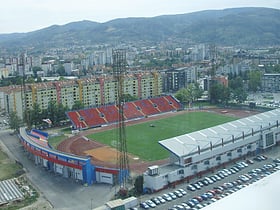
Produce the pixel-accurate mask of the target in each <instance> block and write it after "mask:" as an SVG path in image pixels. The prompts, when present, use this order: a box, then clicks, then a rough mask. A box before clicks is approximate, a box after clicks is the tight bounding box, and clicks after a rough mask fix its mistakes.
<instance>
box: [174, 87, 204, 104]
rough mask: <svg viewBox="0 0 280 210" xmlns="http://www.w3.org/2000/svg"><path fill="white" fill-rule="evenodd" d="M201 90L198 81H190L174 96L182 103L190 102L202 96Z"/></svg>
mask: <svg viewBox="0 0 280 210" xmlns="http://www.w3.org/2000/svg"><path fill="white" fill-rule="evenodd" d="M202 93H203V90H202V89H201V88H200V87H199V84H198V83H191V84H189V85H188V87H187V88H182V89H180V90H179V91H177V93H176V94H175V97H176V98H177V99H178V100H180V101H181V102H182V103H186V104H187V103H188V104H192V103H193V102H194V101H196V100H197V99H198V98H200V97H201V96H202Z"/></svg>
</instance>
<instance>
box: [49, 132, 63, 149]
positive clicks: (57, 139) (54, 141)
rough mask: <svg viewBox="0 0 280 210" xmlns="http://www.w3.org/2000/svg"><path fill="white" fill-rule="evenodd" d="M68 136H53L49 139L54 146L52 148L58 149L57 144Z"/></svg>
mask: <svg viewBox="0 0 280 210" xmlns="http://www.w3.org/2000/svg"><path fill="white" fill-rule="evenodd" d="M67 138H68V137H67V136H65V135H61V136H53V137H50V138H49V139H48V142H49V145H51V146H52V148H54V149H57V146H58V145H59V144H60V143H61V142H63V141H64V140H65V139H67Z"/></svg>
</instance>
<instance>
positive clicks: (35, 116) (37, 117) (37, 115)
mask: <svg viewBox="0 0 280 210" xmlns="http://www.w3.org/2000/svg"><path fill="white" fill-rule="evenodd" d="M30 121H31V122H32V126H33V125H34V126H35V127H37V126H38V125H41V124H42V110H41V108H40V106H39V105H38V104H37V103H34V105H33V109H32V110H31V111H30Z"/></svg>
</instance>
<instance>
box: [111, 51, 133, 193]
mask: <svg viewBox="0 0 280 210" xmlns="http://www.w3.org/2000/svg"><path fill="white" fill-rule="evenodd" d="M112 54H113V75H114V78H115V79H116V81H117V97H116V101H117V107H118V139H117V142H118V143H117V149H118V153H117V164H118V168H119V184H120V187H121V188H122V189H126V184H127V179H128V174H129V163H128V155H127V145H126V132H125V116H124V103H125V101H124V76H125V74H126V51H125V50H121V49H118V50H113V53H112Z"/></svg>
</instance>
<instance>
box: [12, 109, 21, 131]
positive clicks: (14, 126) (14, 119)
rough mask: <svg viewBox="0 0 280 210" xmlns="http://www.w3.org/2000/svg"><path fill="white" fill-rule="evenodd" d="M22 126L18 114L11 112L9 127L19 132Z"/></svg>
mask: <svg viewBox="0 0 280 210" xmlns="http://www.w3.org/2000/svg"><path fill="white" fill-rule="evenodd" d="M22 124H23V123H22V120H21V119H20V118H19V116H18V115H17V113H16V112H11V113H10V114H9V126H10V128H11V129H13V130H15V131H17V132H18V131H19V128H20V127H21V126H22Z"/></svg>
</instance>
